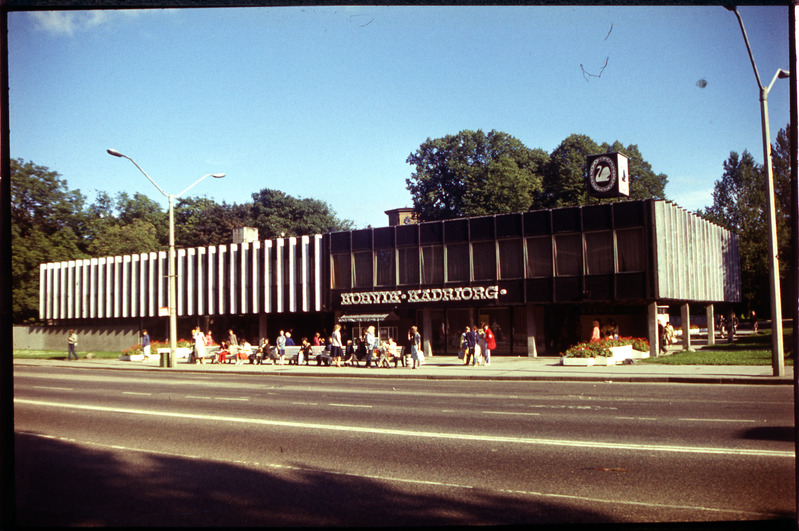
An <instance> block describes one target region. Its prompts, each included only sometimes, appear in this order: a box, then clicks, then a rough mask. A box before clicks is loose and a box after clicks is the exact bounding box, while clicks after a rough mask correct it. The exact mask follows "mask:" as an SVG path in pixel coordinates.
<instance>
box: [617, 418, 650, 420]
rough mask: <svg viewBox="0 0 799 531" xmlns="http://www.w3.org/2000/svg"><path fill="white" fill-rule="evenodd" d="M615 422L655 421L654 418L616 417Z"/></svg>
mask: <svg viewBox="0 0 799 531" xmlns="http://www.w3.org/2000/svg"><path fill="white" fill-rule="evenodd" d="M616 419H617V420H657V419H656V418H655V417H616Z"/></svg>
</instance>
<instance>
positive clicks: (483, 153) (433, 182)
mask: <svg viewBox="0 0 799 531" xmlns="http://www.w3.org/2000/svg"><path fill="white" fill-rule="evenodd" d="M612 151H618V152H620V153H622V154H624V155H625V156H627V158H628V160H629V175H630V199H649V198H655V199H665V197H666V196H665V189H666V183H667V182H668V177H667V176H666V175H665V174H662V173H660V174H656V173H655V172H654V171H653V170H652V166H651V165H650V164H649V163H648V162H647V161H646V160H644V158H643V156H642V155H641V152H640V151H639V149H638V146H637V145H635V144H630V145H628V146H626V147H625V146H624V145H623V144H622V143H621V142H618V141H616V142H614V143H613V144H607V143H604V144H601V145H599V144H597V143H596V142H594V140H592V139H591V138H590V137H588V136H586V135H580V134H574V135H570V136H569V137H567V138H566V139H564V140H563V141H562V142H561V143H560V145H558V147H556V148H555V149H554V150H553V151H552V153H549V154H547V153H546V152H545V151H544V150H542V149H540V148H536V149H530V148H528V147H526V146H525V145H524V144H522V142H521V141H519V140H518V139H516V138H514V137H512V136H510V135H508V134H507V133H503V132H498V131H491V132H489V133H488V134H486V133H483V132H482V131H480V130H478V131H469V130H465V131H461V132H459V133H458V134H456V135H447V136H445V137H442V138H437V139H430V138H428V139H427V140H426V141H425V142H423V143H422V145H421V146H420V147H419V149H418V150H417V151H416V152H415V153H411V154H410V156H409V157H408V159H407V162H408V163H409V164H411V165H413V166H414V167H415V171H414V173H413V174H412V175H411V177H410V178H409V179H407V180H406V184H407V187H408V190H409V191H410V192H411V197H412V199H413V203H414V209H415V210H416V212H417V213H418V215H419V217H420V219H422V220H423V221H428V220H436V219H450V218H456V217H463V216H480V215H487V214H501V213H506V212H519V211H524V210H529V209H539V208H557V207H563V206H579V205H585V204H590V203H593V202H600V201H612V200H613V199H605V200H599V199H591V198H589V197H588V193H587V191H588V187H587V185H586V178H587V173H586V157H588V156H589V155H594V154H599V153H608V152H612Z"/></svg>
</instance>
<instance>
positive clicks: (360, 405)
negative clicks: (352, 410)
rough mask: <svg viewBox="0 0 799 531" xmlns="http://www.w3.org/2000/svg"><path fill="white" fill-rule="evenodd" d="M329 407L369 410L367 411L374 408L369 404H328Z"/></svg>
mask: <svg viewBox="0 0 799 531" xmlns="http://www.w3.org/2000/svg"><path fill="white" fill-rule="evenodd" d="M328 406H334V407H362V408H367V409H370V408H371V407H372V406H370V405H368V404H328Z"/></svg>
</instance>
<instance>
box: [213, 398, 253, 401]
mask: <svg viewBox="0 0 799 531" xmlns="http://www.w3.org/2000/svg"><path fill="white" fill-rule="evenodd" d="M214 400H229V401H233V402H249V401H250V399H249V398H246V397H245V398H225V397H219V398H215V399H214Z"/></svg>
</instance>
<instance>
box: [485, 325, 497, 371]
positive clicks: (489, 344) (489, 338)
mask: <svg viewBox="0 0 799 531" xmlns="http://www.w3.org/2000/svg"><path fill="white" fill-rule="evenodd" d="M483 335H484V336H485V341H486V346H485V351H484V352H483V356H485V361H486V365H491V351H492V350H494V349H496V348H497V339H496V338H495V337H494V332H492V331H491V329H490V328H489V327H488V324H487V323H483Z"/></svg>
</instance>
